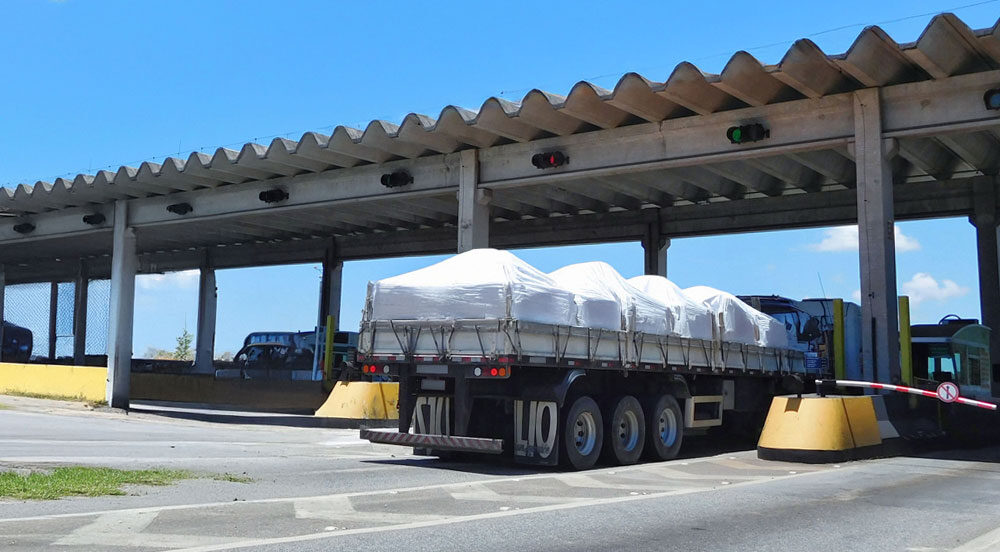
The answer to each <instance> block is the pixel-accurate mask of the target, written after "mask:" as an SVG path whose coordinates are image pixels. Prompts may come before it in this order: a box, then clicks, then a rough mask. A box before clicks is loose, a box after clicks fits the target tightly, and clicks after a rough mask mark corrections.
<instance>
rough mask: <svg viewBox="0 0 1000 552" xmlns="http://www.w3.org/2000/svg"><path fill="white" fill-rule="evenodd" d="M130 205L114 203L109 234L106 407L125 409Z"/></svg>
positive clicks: (131, 279)
mask: <svg viewBox="0 0 1000 552" xmlns="http://www.w3.org/2000/svg"><path fill="white" fill-rule="evenodd" d="M128 214H129V205H128V202H127V201H125V200H118V201H117V202H115V225H114V230H113V231H112V240H111V241H112V254H111V301H110V302H111V309H110V320H109V323H108V386H107V392H106V397H107V401H108V404H109V405H111V406H113V407H115V408H128V405H129V387H130V383H131V381H130V379H131V377H132V322H133V320H134V316H135V272H136V264H137V262H136V248H135V231H134V230H133V229H132V228H131V227H129V225H128Z"/></svg>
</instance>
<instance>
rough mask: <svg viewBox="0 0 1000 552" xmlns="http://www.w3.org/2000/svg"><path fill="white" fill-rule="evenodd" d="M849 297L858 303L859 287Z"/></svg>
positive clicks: (859, 299)
mask: <svg viewBox="0 0 1000 552" xmlns="http://www.w3.org/2000/svg"><path fill="white" fill-rule="evenodd" d="M851 299H854V302H855V303H860V302H861V290H860V289H856V290H854V293H852V294H851Z"/></svg>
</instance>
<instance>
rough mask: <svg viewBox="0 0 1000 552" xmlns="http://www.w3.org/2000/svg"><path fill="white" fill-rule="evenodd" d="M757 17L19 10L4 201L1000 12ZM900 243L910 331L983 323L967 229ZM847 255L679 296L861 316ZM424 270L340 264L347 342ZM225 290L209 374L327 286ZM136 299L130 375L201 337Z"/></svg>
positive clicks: (153, 292) (0, 27)
mask: <svg viewBox="0 0 1000 552" xmlns="http://www.w3.org/2000/svg"><path fill="white" fill-rule="evenodd" d="M971 4H976V5H972V6H969V7H964V8H961V9H954V8H956V7H961V6H968V5H971ZM762 6H764V5H762V4H761V3H757V2H698V3H694V2H693V3H685V4H684V5H679V3H671V2H649V3H625V2H620V3H610V2H547V3H537V2H504V3H502V4H495V3H489V4H486V3H484V4H472V3H468V2H462V3H458V2H455V3H446V2H419V3H417V2H412V3H407V2H377V3H376V2H365V3H355V4H347V3H335V2H296V3H278V2H262V1H241V2H194V1H174V2H152V1H150V2H131V1H105V2H100V3H95V2H83V1H79V0H65V1H59V2H43V1H30V0H23V1H9V2H5V4H4V17H3V18H2V19H0V48H2V49H3V51H4V52H6V54H5V56H4V57H3V60H2V61H0V67H2V68H3V73H4V75H5V77H6V78H5V84H6V85H5V86H3V87H0V105H3V106H5V109H4V111H3V112H0V121H2V124H3V126H2V132H0V185H6V186H12V185H16V184H17V183H22V182H23V183H32V182H34V181H36V180H46V181H51V180H53V179H54V178H55V177H57V176H73V175H75V174H76V173H79V172H91V173H92V172H93V171H95V170H98V169H102V168H111V169H112V170H113V169H116V168H117V167H118V166H119V165H121V164H131V165H137V164H138V163H140V162H142V161H144V160H152V161H162V159H163V158H164V157H166V156H168V155H174V156H176V155H178V154H179V155H180V156H182V157H186V156H187V155H188V153H190V152H191V151H194V150H203V151H207V152H211V151H214V149H215V148H216V147H218V146H229V147H236V146H239V145H242V144H243V143H244V142H247V141H258V142H262V143H265V144H266V143H268V142H269V141H270V140H271V138H273V137H275V136H285V137H288V138H291V139H297V138H298V137H299V136H300V135H301V134H302V132H304V131H307V130H314V131H320V132H325V133H329V132H330V131H331V129H332V127H333V126H334V125H337V124H344V125H350V126H355V127H361V128H364V126H365V124H366V123H367V121H369V120H371V119H388V120H390V121H395V122H399V121H401V120H402V118H403V117H404V116H405V115H406V114H407V113H409V112H411V111H413V112H418V113H425V114H428V115H431V116H436V115H437V114H438V113H439V111H440V109H441V108H442V107H443V106H445V105H447V104H456V105H461V106H467V107H473V108H474V107H478V106H479V105H480V104H481V103H482V102H483V100H484V99H486V98H487V97H489V96H492V95H498V96H503V97H506V98H508V99H519V98H520V97H521V96H523V95H524V93H526V92H527V91H528V90H529V89H531V88H536V87H537V88H541V89H544V90H548V91H551V92H555V93H566V92H567V91H568V90H569V89H570V88H571V87H572V85H573V84H574V83H575V82H577V81H578V80H581V79H586V80H590V81H592V82H595V83H597V84H600V85H602V86H606V87H611V86H613V85H614V83H615V81H616V80H617V78H618V77H619V76H620V75H621V74H623V73H625V72H628V71H638V72H640V73H642V74H644V75H645V76H647V77H648V78H650V79H653V80H664V79H665V78H666V77H667V76H668V75H669V74H670V72H671V70H672V69H673V67H674V66H675V65H676V64H677V63H678V62H680V61H682V60H688V61H693V62H695V63H696V64H697V65H699V66H700V67H701V68H702V69H703V70H706V71H712V72H717V71H719V70H721V69H722V67H723V66H724V65H725V62H726V61H727V60H728V58H729V55H730V54H731V53H732V52H734V51H736V50H739V49H745V50H749V51H750V53H752V54H753V55H755V56H756V57H757V58H758V59H760V60H762V61H764V62H766V63H775V62H777V61H779V60H780V58H781V56H782V54H783V53H784V51H785V49H786V48H787V47H788V45H789V44H790V42H791V41H792V40H794V39H796V38H800V37H807V36H808V37H811V38H812V39H813V40H814V41H815V42H817V43H818V44H819V45H820V47H822V48H823V49H824V50H826V51H827V52H829V53H839V52H842V51H844V50H845V49H846V48H847V47H849V46H850V44H851V42H852V41H853V40H854V38H855V37H856V36H857V34H858V32H859V31H860V30H861V27H862V25H864V24H871V23H881V22H887V21H893V22H889V23H884V24H882V27H883V28H884V29H886V30H887V31H888V32H889V33H890V35H892V36H893V37H894V38H895V39H896V40H897V41H900V42H904V41H911V40H915V39H916V38H917V36H918V34H919V32H920V31H921V30H922V29H923V27H924V26H925V25H926V23H927V22H928V20H929V19H930V16H929V15H924V14H929V13H935V12H939V11H946V10H951V11H955V12H956V13H957V14H958V15H959V16H960V17H961V18H963V19H964V20H965V21H966V22H967V23H968V24H969V25H970V26H972V27H974V28H979V27H987V26H992V25H993V24H994V23H995V22H996V20H997V16H998V15H1000V10H998V6H1000V3H998V2H997V1H991V2H972V1H968V2H962V1H961V0H956V1H953V2H930V1H909V2H870V1H868V2H860V1H852V0H847V1H842V2H837V3H835V4H829V3H823V4H822V8H819V7H817V8H813V7H812V5H811V4H807V3H802V2H769V3H767V4H766V7H762ZM911 16H914V17H911ZM900 19H902V20H900ZM831 29H838V30H833V31H829V30H831ZM827 31H829V32H827ZM900 230H901V232H902V233H903V236H904V238H903V239H901V242H900V243H907V244H909V247H906V248H901V249H908V250H906V251H899V252H898V253H897V259H898V273H899V282H900V287H901V289H907V290H909V291H910V292H911V295H913V296H914V297H915V298H918V300H917V301H916V304H915V305H914V319H915V320H916V321H920V322H934V321H936V320H937V319H938V318H940V317H941V316H943V315H944V314H948V313H952V312H955V313H957V314H960V315H964V316H975V317H978V311H979V308H978V295H977V291H976V290H977V285H978V284H977V276H976V268H975V266H976V265H975V259H976V255H975V251H976V248H975V240H974V238H975V233H974V231H973V228H972V226H970V225H969V223H968V221H966V220H964V219H949V220H937V221H923V222H909V223H902V224H900ZM851 237H852V235H851V233H850V231H849V230H844V229H839V230H838V229H816V230H802V231H791V232H769V233H760V234H750V235H738V236H727V237H710V238H691V239H680V240H674V242H673V245H672V246H671V248H670V260H669V266H670V269H669V272H670V277H671V278H672V279H674V280H676V281H677V282H678V283H679V284H680V285H682V286H688V285H695V284H707V285H711V286H714V287H718V288H722V289H726V290H728V291H732V292H736V293H743V292H747V293H777V294H782V295H787V296H790V297H805V296H817V295H821V294H823V291H822V290H823V289H825V290H826V295H828V296H842V297H846V298H851V297H852V295H853V294H854V293H855V291H856V290H857V289H858V287H859V285H858V276H857V265H858V259H857V251H856V249H852V248H851V244H850V241H851ZM907 240H909V241H907ZM521 254H522V256H523V257H524V258H525V259H526V260H528V261H529V262H531V263H533V264H535V265H536V266H538V267H539V268H541V269H543V270H551V269H555V268H558V267H559V266H562V265H565V264H569V263H573V262H578V261H584V260H603V261H606V262H609V263H611V264H612V265H613V266H615V267H616V268H618V270H619V271H621V272H622V273H623V274H624V275H626V276H632V275H635V274H638V273H639V272H641V269H642V254H641V249H640V247H639V246H638V244H613V245H597V246H585V247H571V248H562V249H556V250H533V251H524V252H521ZM434 260H437V258H431V257H426V258H418V259H390V260H379V261H365V262H356V263H348V264H347V266H346V267H345V271H344V299H343V309H342V321H343V323H342V326H343V327H347V328H350V327H356V326H357V322H358V319H359V313H360V310H361V305H362V304H363V294H364V290H365V283H366V282H367V281H368V280H369V279H378V278H381V277H386V276H390V275H394V274H398V273H401V272H404V271H407V270H411V269H414V268H418V267H420V266H424V265H426V264H429V263H430V262H433V261H434ZM821 279H822V287H821V286H820V280H821ZM218 283H219V296H220V299H219V324H218V329H217V347H216V348H217V351H219V352H221V351H225V350H234V349H235V348H237V347H238V346H239V344H240V343H241V342H242V338H243V336H244V335H245V334H246V333H248V332H250V331H254V330H263V329H302V330H305V329H311V328H312V326H313V324H314V323H315V318H316V302H317V298H318V285H319V271H318V270H317V268H316V267H315V266H312V265H300V266H294V267H272V268H260V269H250V270H233V271H220V272H219V274H218ZM272 286H278V288H279V289H282V290H283V292H282V298H281V300H280V301H275V302H274V304H270V305H268V304H264V305H262V304H261V302H260V301H259V299H257V297H259V293H260V290H261V289H267V288H270V287H272ZM138 289H139V297H138V298H137V304H136V305H137V311H136V328H135V329H136V333H135V350H136V352H137V353H140V354H141V353H142V352H143V351H145V349H146V347H148V346H156V347H162V348H168V347H172V345H173V338H174V336H176V335H177V334H179V333H180V331H181V329H182V328H183V327H184V324H185V322H186V324H187V327H188V328H190V329H191V330H193V329H194V327H195V325H196V319H197V314H196V298H195V295H196V291H197V278H196V277H193V276H192V275H183V274H182V275H174V276H170V277H157V276H152V277H149V276H147V277H141V278H140V280H139V284H138Z"/></svg>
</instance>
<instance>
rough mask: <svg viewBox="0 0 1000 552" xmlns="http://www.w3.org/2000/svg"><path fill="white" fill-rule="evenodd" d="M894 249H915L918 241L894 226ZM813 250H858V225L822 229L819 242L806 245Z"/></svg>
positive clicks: (918, 246) (904, 250)
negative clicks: (821, 236) (821, 237)
mask: <svg viewBox="0 0 1000 552" xmlns="http://www.w3.org/2000/svg"><path fill="white" fill-rule="evenodd" d="M894 234H895V238H896V251H898V252H900V253H903V252H906V251H917V250H919V249H920V242H919V241H917V239H916V238H913V237H911V236H907V235H906V234H904V233H903V231H902V230H900V229H899V226H896V227H895V231H894ZM807 247H808V248H809V249H812V250H813V251H822V252H831V251H857V250H858V227H857V225H854V226H837V227H835V228H829V229H827V230H825V231H824V233H823V239H822V240H820V242H819V243H811V244H809V245H808V246H807Z"/></svg>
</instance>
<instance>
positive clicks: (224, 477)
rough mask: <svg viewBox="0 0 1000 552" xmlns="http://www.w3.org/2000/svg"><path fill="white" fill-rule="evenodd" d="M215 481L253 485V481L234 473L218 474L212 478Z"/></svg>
mask: <svg viewBox="0 0 1000 552" xmlns="http://www.w3.org/2000/svg"><path fill="white" fill-rule="evenodd" d="M212 479H214V480H215V481H228V482H230V483H253V479H251V478H249V477H247V476H246V475H236V474H235V473H218V474H215V475H213V476H212Z"/></svg>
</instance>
